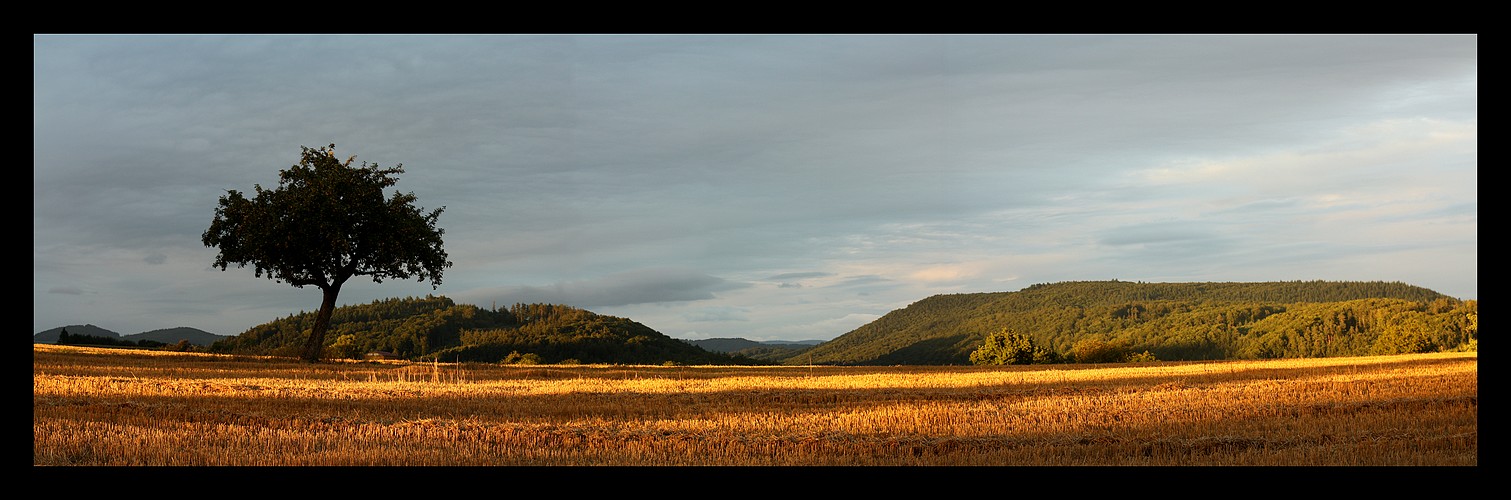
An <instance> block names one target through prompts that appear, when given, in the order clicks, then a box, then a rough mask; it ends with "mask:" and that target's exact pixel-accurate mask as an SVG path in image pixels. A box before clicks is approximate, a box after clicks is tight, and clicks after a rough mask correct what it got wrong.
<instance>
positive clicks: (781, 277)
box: [766, 271, 834, 281]
mask: <svg viewBox="0 0 1511 500" xmlns="http://www.w3.org/2000/svg"><path fill="white" fill-rule="evenodd" d="M826 276H834V273H826V272H822V271H811V272H805V273H782V274H778V275H776V276H772V277H770V278H766V279H767V280H771V281H787V280H799V279H803V278H823V277H826Z"/></svg>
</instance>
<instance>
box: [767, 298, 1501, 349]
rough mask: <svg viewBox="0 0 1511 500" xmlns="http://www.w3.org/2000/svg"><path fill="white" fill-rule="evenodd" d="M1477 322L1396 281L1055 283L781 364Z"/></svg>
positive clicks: (1389, 335) (928, 305)
mask: <svg viewBox="0 0 1511 500" xmlns="http://www.w3.org/2000/svg"><path fill="white" fill-rule="evenodd" d="M1477 318H1478V312H1477V302H1476V301H1472V300H1471V301H1459V300H1457V299H1453V298H1451V297H1447V296H1445V295H1442V294H1440V293H1437V292H1434V291H1432V290H1428V289H1425V288H1421V287H1416V286H1411V285H1406V284H1402V283H1394V282H1326V281H1287V282H1257V283H1226V282H1224V283H1215V282H1205V283H1142V282H1127V281H1116V280H1113V281H1086V282H1064V283H1054V284H1038V285H1033V286H1030V287H1027V288H1024V289H1023V290H1020V291H1016V292H991V293H965V294H948V295H935V296H932V297H928V298H925V299H923V300H919V301H918V302H915V303H913V304H911V305H909V306H907V307H904V308H902V309H898V310H894V311H892V312H889V313H887V314H886V315H883V316H882V317H881V318H878V319H876V320H875V321H872V322H871V323H868V324H866V325H862V326H861V327H859V328H856V329H855V330H852V331H850V332H848V333H845V334H843V335H840V336H839V337H836V338H834V339H833V340H830V341H828V342H825V343H823V344H820V345H818V346H815V347H813V348H812V349H809V350H808V351H806V352H804V354H803V356H802V357H801V358H790V359H788V360H787V361H786V362H785V363H786V364H806V363H810V362H811V363H815V364H839V365H920V364H921V365H952V364H969V356H970V353H971V352H972V351H973V350H975V349H976V348H978V347H980V346H981V345H982V344H983V342H984V340H985V336H986V335H987V334H989V333H995V332H999V331H1002V330H1007V331H1009V332H1013V333H1018V334H1023V335H1026V336H1028V337H1029V338H1030V339H1032V341H1033V342H1034V343H1035V344H1037V345H1039V346H1043V347H1046V348H1047V349H1049V350H1051V351H1053V352H1055V353H1058V354H1060V355H1066V356H1068V355H1069V354H1071V353H1072V351H1073V349H1074V348H1075V346H1076V343H1077V342H1078V341H1082V340H1085V339H1094V340H1098V341H1104V342H1108V343H1113V344H1117V345H1121V346H1123V347H1125V348H1127V349H1131V350H1133V351H1135V352H1137V351H1149V352H1150V353H1151V354H1153V355H1154V356H1157V357H1158V359H1163V360H1178V359H1191V360H1196V359H1229V358H1267V357H1307V356H1328V355H1351V354H1361V353H1362V354H1368V353H1371V352H1375V351H1389V350H1392V349H1408V350H1409V349H1427V348H1438V349H1449V348H1455V347H1457V346H1459V345H1461V344H1464V343H1466V342H1468V341H1470V340H1472V339H1474V338H1475V337H1476V336H1477V328H1478V327H1477V322H1478V319H1477ZM1407 337H1410V338H1407ZM1403 342H1404V344H1403Z"/></svg>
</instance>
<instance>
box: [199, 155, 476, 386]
mask: <svg viewBox="0 0 1511 500" xmlns="http://www.w3.org/2000/svg"><path fill="white" fill-rule="evenodd" d="M335 147H336V145H334V144H332V145H330V146H329V147H325V148H320V149H311V148H307V147H301V149H302V150H303V153H302V154H301V157H300V160H299V164H298V165H294V166H291V167H289V168H288V169H286V170H283V171H281V172H279V180H278V187H277V188H276V189H271V190H265V189H263V188H262V186H261V185H256V186H254V188H255V189H256V193H257V194H256V196H255V197H253V198H247V197H246V196H244V195H243V194H242V193H241V192H239V191H235V190H230V191H227V192H226V195H225V196H222V197H220V203H219V206H218V207H216V209H215V218H214V220H213V221H211V223H210V228H209V229H207V230H206V231H205V233H204V235H203V237H202V240H203V242H204V244H205V246H207V247H215V248H219V250H220V252H219V253H218V254H217V255H216V256H215V262H214V264H213V265H214V266H215V267H219V268H220V269H221V270H225V269H226V268H227V267H228V266H230V265H233V264H234V265H235V266H236V267H246V266H248V265H251V266H252V267H253V269H254V270H255V271H254V272H255V274H256V275H257V276H258V277H261V276H264V275H266V276H267V277H268V279H271V280H275V281H279V282H288V283H289V284H291V285H293V286H295V287H300V288H303V287H305V286H306V285H313V286H316V287H318V288H320V290H321V291H322V295H323V298H322V302H321V306H320V311H319V316H317V318H316V321H315V323H314V325H313V327H312V328H311V329H310V331H309V332H308V333H307V334H304V335H305V337H306V339H307V340H306V342H305V349H304V353H303V357H304V358H305V359H306V360H309V361H316V360H318V359H320V357H321V356H323V355H324V347H323V346H324V345H325V334H326V330H327V328H328V325H329V319H330V313H331V311H332V310H333V309H334V308H335V305H336V298H337V296H338V295H339V294H340V291H341V286H342V285H343V284H344V283H345V282H346V281H347V280H348V279H350V278H352V277H355V276H368V277H370V278H372V280H373V281H374V282H377V283H382V282H383V280H385V279H409V278H412V277H413V278H417V279H418V280H420V281H424V280H427V279H428V280H430V282H431V284H432V286H433V287H435V286H439V285H440V283H441V274H442V272H443V271H444V270H445V268H447V267H450V266H451V262H449V261H447V260H446V252H445V251H444V250H442V249H441V234H442V233H443V232H444V231H443V230H442V229H440V228H438V227H436V219H437V218H439V217H440V215H441V211H442V210H443V209H444V208H438V209H435V210H433V211H431V212H429V213H426V212H424V211H423V210H422V209H420V208H419V207H416V206H415V205H414V203H415V201H416V198H415V196H414V194H412V193H397V192H396V193H394V194H393V196H391V197H385V195H384V192H383V190H384V189H387V188H389V187H392V186H394V185H395V184H396V183H398V178H397V175H398V174H400V173H403V172H404V166H403V165H398V166H395V167H393V168H380V167H379V166H378V165H376V164H372V165H369V164H368V163H367V162H363V163H362V166H361V167H353V166H352V165H351V164H352V161H353V160H355V159H356V157H355V156H354V157H350V158H347V160H346V161H345V162H342V161H341V160H339V159H338V158H336V153H335Z"/></svg>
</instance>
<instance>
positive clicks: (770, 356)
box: [684, 338, 824, 362]
mask: <svg viewBox="0 0 1511 500" xmlns="http://www.w3.org/2000/svg"><path fill="white" fill-rule="evenodd" d="M684 342H687V343H689V344H692V345H695V346H698V347H701V348H703V349H704V350H707V351H712V352H722V353H728V354H730V355H734V356H744V357H747V358H750V359H756V360H761V361H770V362H782V361H785V360H787V359H791V358H792V357H793V356H797V355H798V354H800V353H803V352H806V351H807V350H808V349H810V348H812V347H813V346H815V345H818V344H822V343H824V341H822V340H796V341H793V340H771V341H755V340H749V339H743V338H714V339H700V340H684Z"/></svg>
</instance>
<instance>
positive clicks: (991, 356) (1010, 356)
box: [971, 328, 1055, 365]
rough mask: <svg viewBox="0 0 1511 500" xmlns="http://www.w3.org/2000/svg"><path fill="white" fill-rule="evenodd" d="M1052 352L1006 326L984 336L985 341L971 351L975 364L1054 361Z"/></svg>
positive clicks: (1016, 363)
mask: <svg viewBox="0 0 1511 500" xmlns="http://www.w3.org/2000/svg"><path fill="white" fill-rule="evenodd" d="M1054 358H1055V356H1054V353H1053V352H1050V351H1049V350H1048V349H1044V348H1042V347H1039V346H1036V345H1034V341H1033V339H1030V338H1028V336H1026V335H1021V334H1017V333H1012V332H1009V331H1007V329H1006V328H1004V329H1002V330H1001V331H999V332H997V333H993V334H991V335H987V336H986V342H985V343H984V344H982V345H981V347H980V348H978V349H976V350H975V351H974V352H972V353H971V364H975V365H1026V364H1031V363H1049V362H1053V361H1054Z"/></svg>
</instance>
